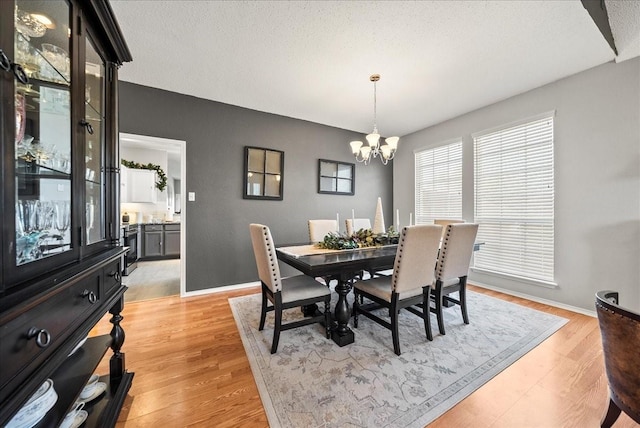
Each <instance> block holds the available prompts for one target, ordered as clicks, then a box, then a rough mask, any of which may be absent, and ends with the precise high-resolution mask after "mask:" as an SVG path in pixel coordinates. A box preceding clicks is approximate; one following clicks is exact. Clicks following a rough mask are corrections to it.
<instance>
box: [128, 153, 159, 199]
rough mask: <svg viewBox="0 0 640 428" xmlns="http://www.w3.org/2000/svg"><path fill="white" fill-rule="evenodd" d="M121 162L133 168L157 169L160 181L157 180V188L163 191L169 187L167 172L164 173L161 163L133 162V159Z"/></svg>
mask: <svg viewBox="0 0 640 428" xmlns="http://www.w3.org/2000/svg"><path fill="white" fill-rule="evenodd" d="M120 163H121V164H122V165H124V166H126V167H127V168H133V169H150V170H152V171H155V172H156V173H157V174H158V181H156V188H157V189H158V190H160V191H161V192H162V191H163V190H164V189H166V187H167V174H165V173H164V171H163V170H162V168H160V165H155V164H152V163H148V164H146V165H145V164H142V163H138V162H133V161H128V160H124V159H122V160H120Z"/></svg>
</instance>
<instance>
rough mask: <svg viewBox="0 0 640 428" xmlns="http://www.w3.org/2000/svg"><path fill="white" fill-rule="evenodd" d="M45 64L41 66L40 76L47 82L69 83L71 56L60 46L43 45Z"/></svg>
mask: <svg viewBox="0 0 640 428" xmlns="http://www.w3.org/2000/svg"><path fill="white" fill-rule="evenodd" d="M42 57H43V58H44V60H45V61H44V62H43V63H41V66H40V75H41V76H42V77H43V78H44V79H46V80H53V81H55V82H61V83H65V82H69V81H70V80H71V77H70V74H69V68H70V67H69V65H70V63H69V54H68V53H67V51H65V50H64V49H62V48H61V47H59V46H56V45H52V44H51V43H43V44H42Z"/></svg>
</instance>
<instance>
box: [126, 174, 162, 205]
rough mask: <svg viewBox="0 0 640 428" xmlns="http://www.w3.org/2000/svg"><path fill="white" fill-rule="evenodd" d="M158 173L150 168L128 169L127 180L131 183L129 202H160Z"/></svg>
mask: <svg viewBox="0 0 640 428" xmlns="http://www.w3.org/2000/svg"><path fill="white" fill-rule="evenodd" d="M156 181H157V174H156V172H155V171H152V170H149V169H134V168H130V169H129V170H128V178H127V182H128V183H129V192H130V193H129V202H147V203H153V204H155V203H156V202H158V191H157V189H156Z"/></svg>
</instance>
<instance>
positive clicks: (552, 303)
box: [469, 281, 597, 318]
mask: <svg viewBox="0 0 640 428" xmlns="http://www.w3.org/2000/svg"><path fill="white" fill-rule="evenodd" d="M469 284H471V285H475V286H478V287H480V288H486V289H488V290H493V291H498V292H500V293H504V294H508V295H510V296H515V297H521V298H523V299H527V300H531V301H533V302H538V303H543V304H545V305H549V306H553V307H555V308H560V309H566V310H567V311H571V312H576V313H578V314H582V315H587V316H590V317H593V318H597V314H596V311H588V310H586V309H583V308H579V307H577V306H571V305H565V304H564V303H559V302H555V301H553V300H547V299H541V298H540V297H535V296H531V295H529V294H524V293H519V292H517V291H512V290H507V289H505V288H500V287H495V286H493V285H488V284H483V283H481V282H477V281H470V282H469Z"/></svg>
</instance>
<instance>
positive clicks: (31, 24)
mask: <svg viewBox="0 0 640 428" xmlns="http://www.w3.org/2000/svg"><path fill="white" fill-rule="evenodd" d="M15 24H16V30H18V32H20V33H21V34H22V35H23V36H24V37H25V38H26V39H27V40H30V38H31V37H42V36H44V33H46V32H47V27H46V26H45V25H44V24H43V23H42V22H40V21H38V20H37V19H35V18H34V17H33V16H31V14H30V13H28V12H25V11H24V10H20V9H18V5H16V8H15Z"/></svg>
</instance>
